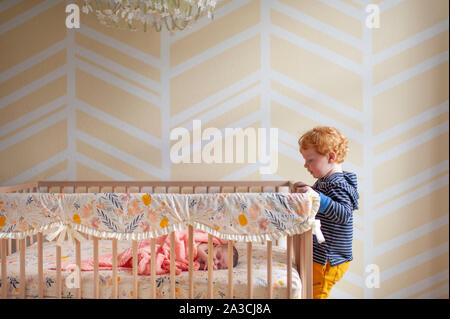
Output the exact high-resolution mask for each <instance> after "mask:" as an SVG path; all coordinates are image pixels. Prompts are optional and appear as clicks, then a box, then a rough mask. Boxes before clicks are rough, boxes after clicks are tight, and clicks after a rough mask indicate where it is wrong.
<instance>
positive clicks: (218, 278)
mask: <svg viewBox="0 0 450 319" xmlns="http://www.w3.org/2000/svg"><path fill="white" fill-rule="evenodd" d="M55 246H56V245H55V243H53V242H45V243H44V245H43V255H44V296H45V298H55V297H56V270H51V269H50V268H52V267H55V265H56V249H55ZM129 247H131V242H129V241H118V253H120V252H121V251H123V250H125V249H127V248H129ZM246 247H247V246H246V244H245V243H236V248H237V250H238V252H239V263H238V265H237V266H236V267H235V268H234V269H233V285H234V298H237V299H245V298H248V296H247V248H246ZM252 248H253V249H252V264H253V267H252V269H253V297H254V298H261V299H264V298H267V297H268V292H267V262H266V255H267V248H266V245H260V244H253V245H252ZM111 252H112V242H111V241H110V240H100V241H99V254H100V255H101V254H107V253H111ZM37 255H38V251H37V243H34V244H33V245H31V246H29V247H27V249H26V267H25V272H26V273H25V278H26V292H25V294H26V296H27V298H38V278H39V277H38V256H37ZM92 256H93V247H92V243H90V244H83V245H81V259H86V258H89V257H92ZM61 259H62V262H63V263H65V262H67V261H73V262H74V261H75V249H74V247H73V246H72V244H70V243H65V244H64V245H63V246H62V250H61ZM7 274H8V277H7V280H8V282H7V286H8V287H7V290H8V297H9V298H15V297H18V296H19V287H20V260H19V254H18V253H14V254H12V255H11V256H8V257H7ZM70 274H71V273H70V272H69V271H62V272H61V277H62V297H63V298H75V296H76V289H74V288H68V287H67V286H66V284H65V281H66V278H67V277H68V276H69V275H70ZM117 276H118V280H119V298H124V299H129V298H134V296H133V292H134V291H133V273H132V271H131V269H130V270H128V269H126V270H119V269H118V270H117ZM150 278H151V277H150V276H138V298H139V299H140V298H142V299H145V298H150V297H151V295H152V292H151V289H152V283H151V280H150ZM175 278H176V298H188V296H189V286H188V283H189V272H182V273H181V274H180V275H177V276H176V277H175ZM213 278H214V279H213V281H214V282H213V289H214V292H213V293H214V298H215V299H221V298H228V270H227V269H224V270H215V271H214V275H213ZM93 279H94V272H93V271H82V272H81V292H82V298H94V281H93ZM0 280H1V279H0ZM99 281H100V298H102V299H108V298H112V297H113V289H114V287H113V282H112V270H100V271H99ZM156 285H157V288H156V294H157V298H160V299H165V298H169V295H170V293H169V291H170V276H169V274H167V275H158V276H157V279H156ZM272 287H273V289H272V297H273V298H275V299H281V298H287V264H286V251H285V250H284V249H282V248H278V247H273V250H272ZM207 288H208V272H207V271H196V272H195V274H194V298H195V299H205V298H207V296H208V292H207ZM291 296H292V297H293V298H300V297H301V281H300V276H299V274H298V272H297V271H296V270H295V267H292V288H291Z"/></svg>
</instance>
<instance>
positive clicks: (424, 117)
mask: <svg viewBox="0 0 450 319" xmlns="http://www.w3.org/2000/svg"><path fill="white" fill-rule="evenodd" d="M448 105H449V104H448V100H447V101H445V102H444V103H442V104H439V105H438V106H435V107H433V108H430V109H428V110H426V111H425V112H423V113H420V114H419V115H416V116H414V117H412V118H411V119H409V120H405V121H403V122H402V123H399V124H397V125H396V126H394V127H392V128H390V129H388V130H386V131H383V132H382V133H380V134H378V135H376V136H374V138H373V146H376V145H379V144H381V143H384V142H387V141H388V140H390V139H393V138H395V137H396V136H397V135H400V134H402V133H405V132H407V131H409V130H411V129H413V128H414V127H416V126H418V125H420V124H422V123H425V122H426V121H429V120H431V119H433V118H435V117H438V116H439V115H441V114H444V113H446V112H448Z"/></svg>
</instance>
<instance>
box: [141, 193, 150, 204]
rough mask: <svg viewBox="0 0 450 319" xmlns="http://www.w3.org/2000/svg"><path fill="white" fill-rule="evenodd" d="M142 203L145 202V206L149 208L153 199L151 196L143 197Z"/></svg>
mask: <svg viewBox="0 0 450 319" xmlns="http://www.w3.org/2000/svg"><path fill="white" fill-rule="evenodd" d="M142 201H143V202H144V204H145V206H148V205H150V203H151V202H152V197H151V196H150V195H149V194H145V195H142Z"/></svg>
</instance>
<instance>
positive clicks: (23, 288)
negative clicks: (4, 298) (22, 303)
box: [19, 238, 27, 299]
mask: <svg viewBox="0 0 450 319" xmlns="http://www.w3.org/2000/svg"><path fill="white" fill-rule="evenodd" d="M25 249H26V247H25V238H24V239H19V250H20V297H21V298H23V299H25V296H26V295H25V291H26V285H27V283H26V277H25Z"/></svg>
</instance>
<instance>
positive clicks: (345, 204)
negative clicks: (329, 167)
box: [312, 172, 359, 266]
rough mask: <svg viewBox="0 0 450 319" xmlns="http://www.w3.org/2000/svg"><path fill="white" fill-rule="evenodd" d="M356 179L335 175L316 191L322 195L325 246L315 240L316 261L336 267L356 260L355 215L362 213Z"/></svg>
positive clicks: (322, 181) (346, 174) (320, 183)
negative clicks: (353, 244)
mask: <svg viewBox="0 0 450 319" xmlns="http://www.w3.org/2000/svg"><path fill="white" fill-rule="evenodd" d="M357 187H358V184H357V179H356V175H355V174H354V173H351V172H343V173H334V174H332V175H330V176H327V177H322V178H319V179H318V180H317V181H316V182H315V183H314V185H313V186H312V188H313V189H314V190H315V191H317V192H318V193H319V195H320V208H319V211H318V213H317V215H316V218H317V219H319V220H320V224H321V230H322V233H323V235H324V237H325V242H323V243H322V244H319V243H318V241H317V239H316V237H315V236H314V242H313V260H314V261H315V262H317V263H319V264H322V265H325V264H326V263H327V260H329V261H330V264H331V265H332V266H336V265H339V264H342V263H344V262H347V261H351V260H353V255H352V241H353V211H354V210H356V209H358V199H359V194H358V191H357Z"/></svg>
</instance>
